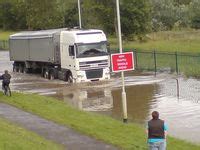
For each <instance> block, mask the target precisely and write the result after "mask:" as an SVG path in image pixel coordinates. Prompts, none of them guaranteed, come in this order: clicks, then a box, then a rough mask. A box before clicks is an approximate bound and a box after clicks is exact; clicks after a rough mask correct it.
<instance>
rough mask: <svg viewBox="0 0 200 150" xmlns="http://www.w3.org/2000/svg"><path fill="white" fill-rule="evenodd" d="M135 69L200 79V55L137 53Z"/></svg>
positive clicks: (154, 52) (135, 54) (135, 53)
mask: <svg viewBox="0 0 200 150" xmlns="http://www.w3.org/2000/svg"><path fill="white" fill-rule="evenodd" d="M133 52H134V58H135V67H136V69H138V70H147V71H154V72H155V74H156V73H157V72H169V73H173V72H175V73H177V74H184V75H186V76H193V77H200V67H199V66H200V54H190V53H177V52H175V53H173V52H171V53H170V52H156V51H152V52H149V51H136V50H133Z"/></svg>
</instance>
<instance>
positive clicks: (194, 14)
mask: <svg viewBox="0 0 200 150" xmlns="http://www.w3.org/2000/svg"><path fill="white" fill-rule="evenodd" d="M190 13H191V20H192V21H191V22H192V23H191V26H192V27H193V28H195V29H200V1H199V0H192V2H191V4H190Z"/></svg>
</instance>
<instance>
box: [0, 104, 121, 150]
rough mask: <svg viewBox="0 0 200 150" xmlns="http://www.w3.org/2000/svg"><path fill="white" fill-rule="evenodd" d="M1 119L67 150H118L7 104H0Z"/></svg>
mask: <svg viewBox="0 0 200 150" xmlns="http://www.w3.org/2000/svg"><path fill="white" fill-rule="evenodd" d="M0 117H3V118H5V119H7V120H9V121H11V122H14V123H16V124H18V125H20V126H22V127H23V128H25V129H28V130H31V131H33V132H35V133H37V134H39V135H41V136H43V137H44V138H46V139H48V140H51V141H54V142H56V143H59V144H62V145H64V146H65V147H66V149H67V150H117V148H116V147H114V146H112V145H108V144H105V143H103V142H101V141H98V140H95V139H92V138H90V137H88V136H85V135H81V134H79V133H78V132H76V131H74V130H72V129H70V128H68V127H66V126H62V125H59V124H56V123H54V122H52V121H49V120H46V119H43V118H40V117H38V116H36V115H33V114H31V113H28V112H24V111H22V110H20V109H18V108H15V107H13V106H10V105H7V104H3V103H0Z"/></svg>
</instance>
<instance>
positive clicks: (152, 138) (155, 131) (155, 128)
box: [147, 111, 167, 150]
mask: <svg viewBox="0 0 200 150" xmlns="http://www.w3.org/2000/svg"><path fill="white" fill-rule="evenodd" d="M147 134H148V147H149V150H166V136H167V125H166V123H165V122H164V121H163V120H161V119H159V113H158V112H157V111H153V112H152V119H151V120H150V121H148V125H147Z"/></svg>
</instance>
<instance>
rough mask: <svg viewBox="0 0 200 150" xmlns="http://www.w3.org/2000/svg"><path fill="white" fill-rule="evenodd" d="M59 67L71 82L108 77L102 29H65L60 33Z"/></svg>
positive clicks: (106, 53)
mask: <svg viewBox="0 0 200 150" xmlns="http://www.w3.org/2000/svg"><path fill="white" fill-rule="evenodd" d="M60 56H61V68H62V69H64V70H70V72H71V79H72V80H73V82H88V81H98V80H105V79H110V69H109V68H110V61H109V60H110V59H109V54H108V49H107V39H106V36H105V34H104V32H103V31H102V30H94V29H90V30H76V29H73V30H66V31H61V34H60Z"/></svg>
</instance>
